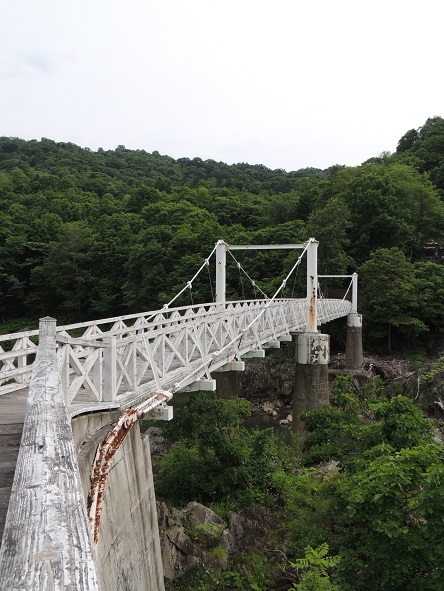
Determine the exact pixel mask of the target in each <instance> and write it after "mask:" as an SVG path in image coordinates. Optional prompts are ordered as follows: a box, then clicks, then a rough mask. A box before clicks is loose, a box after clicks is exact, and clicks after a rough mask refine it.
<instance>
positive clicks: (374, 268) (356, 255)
mask: <svg viewBox="0 0 444 591" xmlns="http://www.w3.org/2000/svg"><path fill="white" fill-rule="evenodd" d="M0 197H1V198H0V330H1V332H3V333H5V332H13V331H18V330H23V329H25V328H35V327H36V326H37V321H38V318H39V317H41V316H45V315H51V316H53V317H55V318H57V321H58V323H59V324H63V323H72V322H78V321H84V320H91V319H95V318H104V317H110V316H116V315H121V314H126V313H135V312H141V311H145V310H151V309H156V308H158V307H161V306H162V305H163V304H165V303H166V302H168V301H169V300H170V299H171V298H172V297H173V296H174V295H175V294H176V293H177V291H178V290H179V289H181V288H182V287H183V286H184V284H186V282H187V281H188V280H189V279H190V278H191V276H192V275H193V274H194V273H195V271H196V270H197V269H198V268H199V267H200V265H201V264H202V262H203V261H204V260H205V258H206V257H207V256H208V254H209V253H210V252H211V250H212V249H213V247H214V244H215V243H216V241H217V240H218V239H224V240H225V241H226V242H228V243H231V244H248V243H250V244H254V243H256V244H266V243H299V242H304V241H305V240H307V239H308V238H309V237H310V236H314V237H315V238H316V239H317V240H319V255H318V260H319V272H320V273H323V274H344V273H345V274H348V273H352V272H354V271H357V272H358V273H359V277H360V287H361V289H360V312H362V313H363V314H364V316H365V324H364V329H365V337H366V346H371V347H376V348H380V349H384V348H386V349H387V348H392V347H394V348H395V349H396V348H397V347H398V348H399V347H405V346H410V347H422V346H424V345H423V343H428V342H430V341H433V337H434V336H436V335H438V334H439V332H440V330H441V329H442V325H443V319H442V318H443V317H442V314H441V313H440V311H441V306H442V303H443V298H444V266H443V265H442V262H443V261H442V258H443V256H444V250H443V246H444V203H443V199H444V120H443V119H442V118H441V117H433V118H429V119H428V120H427V121H426V122H425V124H424V125H423V126H422V127H421V128H419V129H418V130H414V129H412V130H410V131H407V133H406V134H405V135H404V136H403V137H402V138H401V139H400V140H399V142H398V146H397V149H396V152H395V153H393V154H389V153H383V154H381V155H379V156H378V157H373V158H370V159H369V160H367V161H366V162H364V163H363V164H362V165H361V166H358V167H346V166H342V165H335V166H332V167H330V168H328V169H326V170H320V169H316V168H306V169H302V170H298V171H294V172H286V171H284V170H279V169H278V170H270V169H268V168H266V167H265V166H262V165H249V164H245V163H240V164H235V165H226V164H224V163H222V162H215V161H212V160H205V161H204V160H201V159H200V158H193V159H189V158H180V159H177V160H174V159H173V158H170V157H168V156H163V155H160V154H159V153H158V152H153V153H148V152H145V151H144V150H127V149H126V148H125V146H118V147H117V148H116V149H115V150H108V151H105V150H103V149H100V148H99V149H98V150H97V151H96V152H94V151H91V150H89V149H88V148H80V147H78V146H76V145H74V144H71V143H56V142H54V141H52V140H50V139H46V138H42V139H41V140H40V141H38V140H31V141H25V140H21V139H18V138H8V137H2V138H0ZM294 257H295V254H294V252H293V253H291V252H290V253H288V254H287V255H286V256H282V255H281V254H280V253H276V252H267V253H264V252H261V253H256V254H255V255H252V254H251V253H249V254H248V256H244V257H241V256H240V255H239V260H240V261H241V263H242V266H243V268H244V269H245V270H246V272H247V273H248V275H249V276H250V277H251V278H253V279H254V281H255V283H256V284H257V286H258V287H260V289H261V290H262V291H263V292H265V293H267V294H271V295H272V294H273V293H274V290H275V289H276V287H277V286H279V285H280V282H281V280H282V279H283V277H284V274H286V272H288V270H289V269H290V268H291V266H292V264H293V263H294V260H295V259H294ZM230 264H231V266H232V268H231V271H230V270H229V271H228V283H229V285H228V293H227V296H228V297H229V298H232V299H249V298H252V297H256V296H257V295H258V294H256V293H255V290H254V287H253V286H252V285H251V282H249V281H247V280H245V276H244V277H243V278H242V277H240V276H239V272H238V269H237V268H236V264H235V262H234V261H231V260H230ZM212 272H213V271H212V270H211V273H212ZM211 273H210V277H206V278H203V279H202V280H201V281H197V282H196V283H195V284H193V290H192V293H191V294H190V293H187V294H186V295H185V294H184V296H183V298H182V300H178V301H177V305H188V304H190V303H192V302H203V301H211V299H212V296H213V294H212V291H213V285H212V282H211ZM302 275H303V274H301V276H300V277H298V278H297V281H295V283H294V285H292V286H288V287H287V292H286V293H284V296H285V295H287V296H292V295H295V296H297V297H300V296H301V295H303V289H304V279H303V276H302ZM321 287H322V288H323V290H324V292H325V293H327V292H328V289H329V288H332V287H335V284H334V283H333V282H332V281H330V284H329V285H326V286H321ZM336 287H340V286H339V285H338V286H336ZM190 296H191V298H190ZM382 303H383V305H381V304H382ZM367 327H368V328H369V327H371V330H367Z"/></svg>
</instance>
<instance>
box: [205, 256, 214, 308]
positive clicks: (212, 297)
mask: <svg viewBox="0 0 444 591" xmlns="http://www.w3.org/2000/svg"><path fill="white" fill-rule="evenodd" d="M205 264H206V266H207V269H208V281H209V283H210V290H211V301H212V302H214V293H213V282H212V281H211V273H210V261H209V258H208V259H206V260H205Z"/></svg>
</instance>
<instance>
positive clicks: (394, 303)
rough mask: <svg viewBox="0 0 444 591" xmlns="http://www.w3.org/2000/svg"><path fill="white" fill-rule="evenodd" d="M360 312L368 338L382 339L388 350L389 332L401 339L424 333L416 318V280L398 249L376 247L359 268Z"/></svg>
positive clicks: (412, 268)
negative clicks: (360, 284)
mask: <svg viewBox="0 0 444 591" xmlns="http://www.w3.org/2000/svg"><path fill="white" fill-rule="evenodd" d="M359 276H360V280H361V282H362V300H361V309H362V312H363V314H364V317H365V319H366V322H367V323H368V324H369V325H370V326H371V327H372V329H371V330H372V336H374V337H376V338H384V337H385V338H386V339H387V348H388V350H390V349H391V345H392V333H393V329H395V330H396V332H397V334H399V335H400V336H401V337H403V338H405V337H414V336H415V335H417V334H419V333H421V332H423V331H425V330H427V327H426V326H425V324H424V322H423V321H422V320H421V319H420V318H419V314H418V313H419V306H420V296H421V294H420V292H419V281H418V279H417V278H416V276H415V270H414V266H413V265H412V264H411V263H410V262H409V261H408V259H407V258H406V257H405V255H404V254H403V253H402V252H401V250H400V249H399V248H390V249H387V248H379V249H377V250H376V251H375V252H373V253H372V254H371V255H370V258H369V260H368V261H366V262H365V263H364V264H363V265H361V267H360V269H359Z"/></svg>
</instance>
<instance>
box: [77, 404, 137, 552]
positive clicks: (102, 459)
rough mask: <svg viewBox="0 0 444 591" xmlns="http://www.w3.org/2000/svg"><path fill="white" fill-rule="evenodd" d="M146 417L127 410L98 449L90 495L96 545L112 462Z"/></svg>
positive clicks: (91, 521) (133, 409)
mask: <svg viewBox="0 0 444 591" xmlns="http://www.w3.org/2000/svg"><path fill="white" fill-rule="evenodd" d="M143 415H144V412H143V411H142V410H138V409H135V408H129V409H127V410H125V411H124V412H123V413H122V415H121V416H120V418H119V420H118V421H117V423H116V425H115V426H114V428H113V429H112V431H110V433H108V435H107V436H106V438H105V439H104V441H103V442H102V444H101V445H99V447H98V448H97V452H96V457H95V459H94V464H93V469H92V474H91V489H90V492H89V495H88V516H89V522H90V525H91V529H92V532H93V539H94V544H97V542H98V541H99V529H100V517H101V514H102V504H103V498H104V495H105V488H106V482H107V480H108V475H109V471H110V469H111V465H112V461H113V458H114V456H115V455H116V453H117V451H118V450H119V447H120V446H121V445H122V443H123V441H124V440H125V437H126V436H127V435H128V433H129V432H130V429H131V427H132V426H133V425H134V424H135V423H136V422H137V421H138V420H139V419H140V418H141V417H142V416H143Z"/></svg>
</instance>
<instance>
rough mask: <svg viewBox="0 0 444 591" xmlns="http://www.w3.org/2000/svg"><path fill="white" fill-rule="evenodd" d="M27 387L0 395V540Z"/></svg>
mask: <svg viewBox="0 0 444 591" xmlns="http://www.w3.org/2000/svg"><path fill="white" fill-rule="evenodd" d="M27 397H28V388H26V389H24V390H21V391H20V392H11V393H10V394H4V395H3V396H0V540H1V539H2V537H3V529H4V526H5V520H6V513H7V511H8V504H9V497H10V495H11V488H12V482H13V480H14V472H15V465H16V463H17V456H18V452H19V448H20V441H21V438H22V431H23V422H24V420H25V412H26V401H27Z"/></svg>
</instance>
